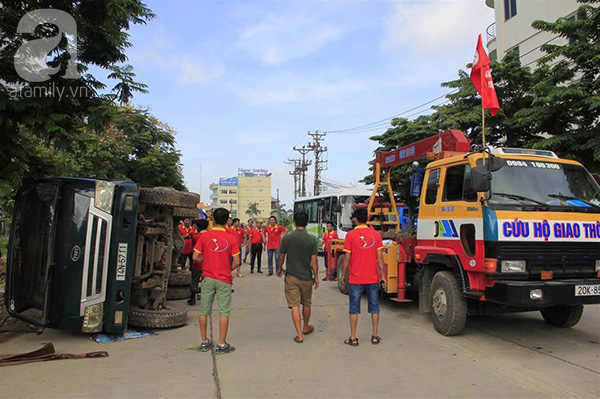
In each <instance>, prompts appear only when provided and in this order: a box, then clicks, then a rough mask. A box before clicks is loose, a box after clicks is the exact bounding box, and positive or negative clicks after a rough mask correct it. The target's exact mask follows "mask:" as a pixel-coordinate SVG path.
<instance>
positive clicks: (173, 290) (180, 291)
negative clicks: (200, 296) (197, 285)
mask: <svg viewBox="0 0 600 399" xmlns="http://www.w3.org/2000/svg"><path fill="white" fill-rule="evenodd" d="M191 295H192V290H191V288H190V285H189V284H188V286H187V287H169V288H167V301H178V300H180V299H190V296H191Z"/></svg>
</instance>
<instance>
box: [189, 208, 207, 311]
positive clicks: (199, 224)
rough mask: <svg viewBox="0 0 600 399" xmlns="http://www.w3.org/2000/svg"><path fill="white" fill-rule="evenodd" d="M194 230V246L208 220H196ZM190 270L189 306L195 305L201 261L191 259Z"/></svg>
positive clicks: (200, 273) (200, 274) (205, 229)
mask: <svg viewBox="0 0 600 399" xmlns="http://www.w3.org/2000/svg"><path fill="white" fill-rule="evenodd" d="M196 230H199V231H198V233H196V235H194V238H193V241H194V246H196V244H197V243H198V240H199V239H200V236H201V235H202V234H204V233H206V232H207V231H208V220H206V219H200V220H198V221H196ZM190 271H191V272H192V283H191V285H190V288H191V290H190V291H191V296H190V299H189V300H188V301H187V303H188V305H190V306H195V305H196V296H198V284H199V283H200V278H201V277H202V262H198V261H194V260H193V261H192V266H191V267H190Z"/></svg>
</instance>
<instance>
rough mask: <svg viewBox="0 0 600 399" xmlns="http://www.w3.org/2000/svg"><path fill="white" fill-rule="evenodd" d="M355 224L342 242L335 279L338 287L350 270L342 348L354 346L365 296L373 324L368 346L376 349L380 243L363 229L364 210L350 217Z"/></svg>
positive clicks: (375, 235)
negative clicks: (347, 322)
mask: <svg viewBox="0 0 600 399" xmlns="http://www.w3.org/2000/svg"><path fill="white" fill-rule="evenodd" d="M352 217H353V222H354V223H355V224H356V227H355V228H354V230H351V231H349V232H348V234H346V239H345V240H344V252H345V253H346V254H345V256H344V264H343V269H342V274H341V275H340V276H339V278H340V279H341V282H342V284H343V283H344V282H345V281H344V280H345V278H346V271H347V270H348V267H350V272H349V276H348V296H349V299H350V311H349V313H350V338H348V339H346V340H345V341H344V343H345V344H347V345H351V346H358V338H357V337H356V325H357V324H358V315H359V314H360V298H361V296H362V294H363V292H364V293H366V294H367V299H368V303H369V309H368V311H369V313H371V321H372V323H373V334H372V335H371V343H372V344H373V345H377V344H378V343H379V342H380V341H381V337H380V336H379V335H378V330H379V286H380V284H381V286H382V287H383V288H385V281H384V279H383V267H384V263H383V254H382V250H383V242H382V240H381V234H379V232H378V231H377V230H374V229H370V228H369V226H367V219H368V213H367V210H366V209H365V208H359V209H356V210H355V211H354V213H353V214H352Z"/></svg>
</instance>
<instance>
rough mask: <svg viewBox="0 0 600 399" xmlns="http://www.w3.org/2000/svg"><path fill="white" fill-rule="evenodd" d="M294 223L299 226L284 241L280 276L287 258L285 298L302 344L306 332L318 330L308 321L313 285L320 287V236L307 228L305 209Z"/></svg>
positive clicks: (278, 264) (278, 268)
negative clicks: (314, 235)
mask: <svg viewBox="0 0 600 399" xmlns="http://www.w3.org/2000/svg"><path fill="white" fill-rule="evenodd" d="M294 224H295V225H296V230H294V231H293V232H292V233H289V234H286V236H285V237H283V241H282V242H281V250H280V253H279V262H278V263H277V277H281V276H282V274H283V273H284V271H283V262H284V261H285V262H286V270H285V289H284V293H285V299H286V301H287V304H288V307H289V308H290V309H291V310H292V321H293V322H294V327H295V328H296V336H295V337H294V342H296V343H298V344H301V343H302V342H304V335H308V334H310V333H312V332H313V331H314V330H315V328H314V327H313V326H311V325H310V324H309V321H310V306H311V304H312V302H311V299H312V288H313V285H314V287H315V289H317V288H318V287H319V276H318V267H319V266H318V262H317V239H316V238H315V237H313V236H311V235H310V234H308V232H307V231H306V225H307V224H308V214H307V213H306V212H303V211H302V212H298V213H295V214H294ZM286 255H287V261H286ZM300 305H302V316H303V317H304V328H300V327H301V320H300Z"/></svg>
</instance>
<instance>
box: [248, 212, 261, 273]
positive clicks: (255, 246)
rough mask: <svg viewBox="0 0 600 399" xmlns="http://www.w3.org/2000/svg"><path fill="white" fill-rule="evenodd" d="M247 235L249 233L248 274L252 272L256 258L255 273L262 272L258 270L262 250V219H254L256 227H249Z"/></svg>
mask: <svg viewBox="0 0 600 399" xmlns="http://www.w3.org/2000/svg"><path fill="white" fill-rule="evenodd" d="M248 235H250V245H251V246H250V252H251V258H250V274H252V273H254V261H255V260H256V258H258V263H257V266H256V267H257V270H256V272H257V273H262V271H261V270H260V263H261V262H260V261H261V259H260V258H261V257H262V252H263V228H262V220H257V221H256V227H251V228H250V229H249V231H248Z"/></svg>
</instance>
